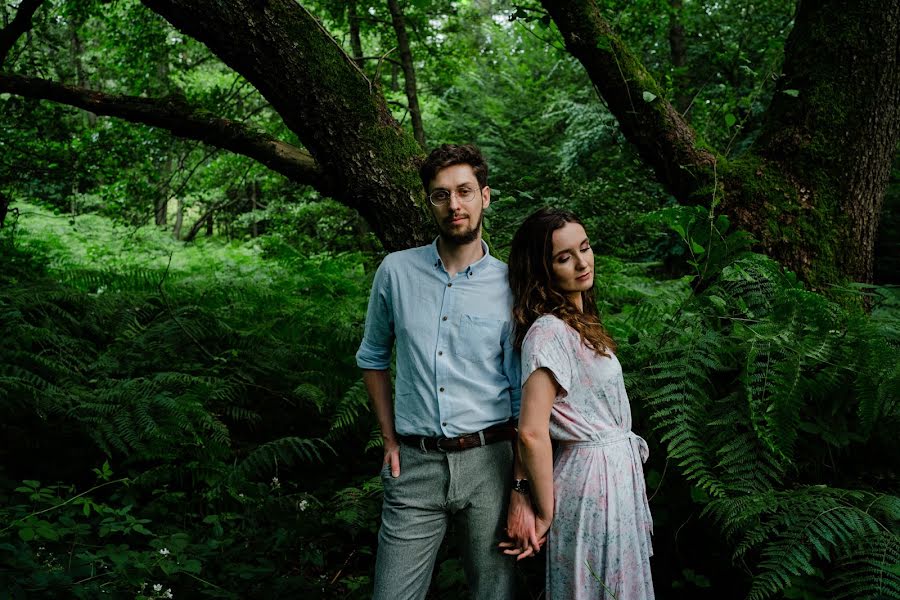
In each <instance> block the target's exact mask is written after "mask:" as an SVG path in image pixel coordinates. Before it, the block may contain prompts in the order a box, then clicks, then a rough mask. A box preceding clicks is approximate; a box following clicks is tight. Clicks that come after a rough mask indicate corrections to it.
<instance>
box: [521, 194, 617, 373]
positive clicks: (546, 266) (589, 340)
mask: <svg viewBox="0 0 900 600" xmlns="http://www.w3.org/2000/svg"><path fill="white" fill-rule="evenodd" d="M566 223H578V224H579V225H581V226H582V227H584V224H583V223H582V222H581V221H580V220H579V219H578V217H576V216H575V215H574V214H573V213H571V212H569V211H567V210H561V209H558V208H542V209H540V210H538V211H537V212H535V213H533V214H532V215H531V216H529V217H528V218H527V219H525V221H524V222H523V223H522V225H521V226H519V229H518V231H516V234H515V235H514V236H513V240H512V247H511V248H510V251H509V287H510V288H511V289H512V293H513V318H514V319H515V322H516V337H515V347H516V349H517V350H521V349H522V342H523V341H524V340H525V334H526V333H528V329H529V328H530V327H531V325H532V324H533V323H534V322H535V321H536V320H537V319H538V318H539V317H541V316H542V315H548V314H549V315H555V316H556V317H559V318H560V319H561V320H562V321H563V322H564V323H566V324H567V325H569V326H570V327H572V329H574V330H575V331H577V332H578V335H580V336H581V341H582V342H583V343H585V344H587V345H588V346H590V347H591V348H592V349H593V350H594V351H595V352H596V353H597V354H600V355H601V356H609V354H608V352H614V351H615V349H616V343H615V342H614V341H613V339H612V338H611V337H610V336H609V334H608V333H607V332H606V330H605V329H604V328H603V325H602V324H601V323H600V317H599V316H598V312H597V301H596V300H595V299H594V288H593V286H592V287H591V288H590V289H589V290H587V291H584V292H581V302H582V306H583V307H584V310H583V311H580V310H578V307H577V306H575V304H574V303H573V302H572V301H571V300H570V299H569V297H568V296H566V295H565V294H564V293H562V292H561V291H559V290H558V289H557V287H556V282H555V280H554V276H553V267H552V264H551V261H552V260H553V232H554V231H556V230H557V229H561V228H562V227H564V226H565V224H566Z"/></svg>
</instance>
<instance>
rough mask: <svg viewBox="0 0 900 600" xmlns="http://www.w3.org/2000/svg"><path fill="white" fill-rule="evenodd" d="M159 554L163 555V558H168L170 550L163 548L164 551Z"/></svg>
mask: <svg viewBox="0 0 900 600" xmlns="http://www.w3.org/2000/svg"><path fill="white" fill-rule="evenodd" d="M159 553H160V554H162V555H163V556H168V555H169V554H170V552H169V549H168V548H163V549H162V550H160V551H159Z"/></svg>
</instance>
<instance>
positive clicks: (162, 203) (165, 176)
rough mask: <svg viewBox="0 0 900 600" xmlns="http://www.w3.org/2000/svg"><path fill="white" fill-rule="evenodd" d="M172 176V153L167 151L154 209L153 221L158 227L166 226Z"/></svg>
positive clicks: (161, 169)
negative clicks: (169, 183) (169, 182)
mask: <svg viewBox="0 0 900 600" xmlns="http://www.w3.org/2000/svg"><path fill="white" fill-rule="evenodd" d="M171 178H172V155H171V154H170V153H169V152H168V151H166V159H165V160H164V161H163V164H162V166H161V168H160V175H159V179H160V181H161V182H162V184H161V185H160V186H159V187H158V188H157V189H156V194H157V196H156V204H155V205H154V209H153V215H154V218H153V222H154V223H155V224H156V226H157V227H164V226H165V225H166V222H167V221H168V215H169V192H170V190H169V185H168V183H166V182H168V181H169V180H170V179H171Z"/></svg>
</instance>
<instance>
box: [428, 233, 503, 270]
mask: <svg viewBox="0 0 900 600" xmlns="http://www.w3.org/2000/svg"><path fill="white" fill-rule="evenodd" d="M438 239H440V236H438V237H436V238H434V241H433V242H431V245H430V246H429V248H430V249H431V250H430V253H431V264H432V266H433V267H434V268H435V269H439V268H443V266H444V265H443V261H442V260H441V255H440V254H438V249H437V243H438ZM481 249H482V250H484V256H482V257H481V258H479V259H478V260H476V261H475V262H473V263H472V264H471V265H469V266H468V267H466V268H465V269H464V270H462V271H460V272H461V273H465V274H466V277H471V276H472V275H474V274H475V273H476V272H478V271H480V270H481V269H482V268H483V267H484V266H485V264H486V263H485V261H486V260H487V257H488V256H490V255H491V250H490V248H488V245H487V242H485V241H484V240H481Z"/></svg>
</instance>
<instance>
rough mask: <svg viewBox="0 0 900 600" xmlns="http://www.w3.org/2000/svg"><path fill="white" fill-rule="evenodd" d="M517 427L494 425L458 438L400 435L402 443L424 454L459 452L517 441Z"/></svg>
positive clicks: (511, 424) (507, 424)
mask: <svg viewBox="0 0 900 600" xmlns="http://www.w3.org/2000/svg"><path fill="white" fill-rule="evenodd" d="M515 437H516V426H515V425H514V424H513V423H512V422H507V423H500V424H498V425H492V426H491V427H488V428H487V429H483V430H481V431H478V432H476V433H467V434H465V435H460V436H457V437H452V438H448V437H424V436H419V435H399V436H397V439H399V440H400V442H401V443H403V444H406V445H407V446H411V447H413V448H418V449H419V450H421V451H422V452H459V451H460V450H468V449H469V448H480V447H481V446H487V445H488V444H494V443H497V442H505V441H507V440H512V439H515Z"/></svg>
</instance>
